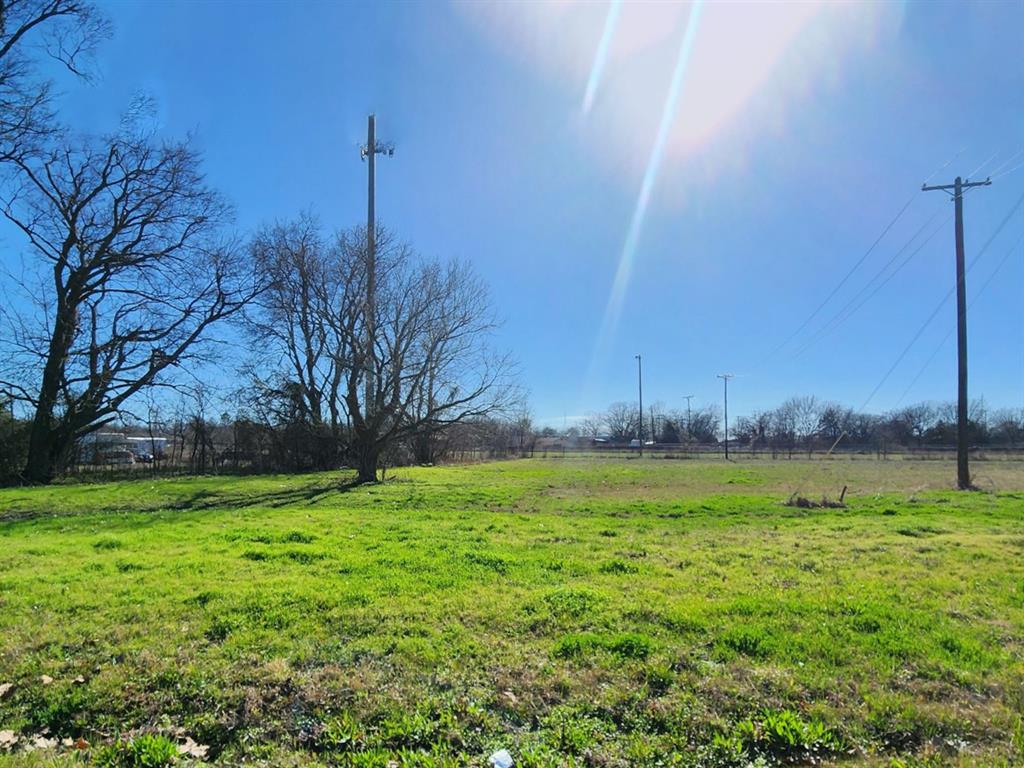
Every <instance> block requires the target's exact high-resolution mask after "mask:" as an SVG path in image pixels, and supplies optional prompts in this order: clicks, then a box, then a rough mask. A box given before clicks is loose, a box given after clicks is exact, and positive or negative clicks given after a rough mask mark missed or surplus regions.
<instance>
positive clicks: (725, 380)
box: [718, 373, 733, 461]
mask: <svg viewBox="0 0 1024 768" xmlns="http://www.w3.org/2000/svg"><path fill="white" fill-rule="evenodd" d="M732 377H733V374H731V373H720V374H718V378H720V379H721V380H722V385H723V386H724V389H725V460H726V461H728V460H729V379H731V378H732Z"/></svg>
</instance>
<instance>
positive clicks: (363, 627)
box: [0, 459, 1024, 766]
mask: <svg viewBox="0 0 1024 768" xmlns="http://www.w3.org/2000/svg"><path fill="white" fill-rule="evenodd" d="M975 472H976V475H977V477H978V479H979V482H980V483H981V484H982V485H983V486H984V487H986V488H987V489H988V490H987V491H986V492H975V493H958V492H955V491H952V490H950V484H951V480H952V476H953V473H954V467H953V466H952V464H951V463H949V462H912V461H889V462H875V461H867V460H856V461H854V460H834V461H815V462H804V461H791V462H790V461H780V462H769V461H753V462H747V463H744V462H737V463H729V464H727V463H725V462H721V461H719V462H703V461H667V460H656V459H645V460H614V461H602V460H593V461H590V460H586V461H584V460H555V459H549V460H541V459H534V460H523V461H513V462H501V463H493V464H484V465H478V466H464V467H445V468H440V467H437V468H417V469H408V470H401V471H397V472H395V473H394V475H393V479H389V480H388V481H387V482H386V483H383V484H380V485H375V486H363V487H350V486H347V485H345V481H346V480H347V479H349V478H348V477H347V476H346V475H344V474H343V473H342V474H339V473H333V474H318V475H306V476H298V477H255V478H226V477H217V478H196V479H182V480H155V481H154V480H145V479H140V480H137V481H134V482H126V483H113V484H94V485H88V484H80V485H65V486H54V487H50V488H37V489H8V490H3V491H0V684H7V683H9V684H12V685H11V687H10V688H9V689H4V690H5V692H4V693H0V731H4V730H7V731H12V732H13V734H9V735H8V736H9V737H10V736H13V737H15V738H17V742H16V743H15V744H14V745H13V747H11V749H10V750H9V751H8V752H6V753H5V754H3V755H0V764H2V765H42V764H50V763H51V762H55V763H56V764H64V763H79V762H86V763H88V762H92V763H98V764H110V765H144V764H147V765H148V764H156V763H157V762H159V760H160V759H162V758H161V754H162V753H161V750H163V749H164V748H166V747H167V746H168V742H173V744H184V743H186V741H187V740H188V739H191V740H192V741H193V742H195V743H197V744H198V745H201V746H205V747H207V750H205V760H206V761H209V762H213V763H220V764H228V765H234V764H241V763H243V762H244V763H246V764H266V765H282V764H285V765H305V764H320V765H365V766H390V765H397V766H406V765H424V766H448V765H485V764H486V759H487V756H488V755H489V754H490V753H491V752H492V751H494V750H496V749H498V748H506V749H508V750H509V751H510V752H511V753H512V755H513V757H514V758H515V760H516V765H517V766H555V765H581V766H582V765H595V766H618V765H650V766H656V765H683V766H739V765H748V764H750V763H754V764H758V763H760V764H778V763H789V764H793V763H807V764H810V763H815V764H822V763H826V764H827V763H837V764H844V765H859V764H868V765H892V766H912V765H928V766H932V765H946V764H950V765H975V764H982V765H1019V764H1021V761H1024V727H1022V714H1024V562H1022V557H1024V467H1022V466H1021V465H1020V464H1018V463H1015V462H985V463H981V462H979V463H977V464H976V466H975ZM389 477H390V476H389ZM844 485H846V486H849V491H848V493H847V497H846V501H847V503H848V507H847V508H846V509H797V508H793V507H787V506H784V505H783V504H782V502H783V501H785V499H786V498H787V497H788V496H789V495H790V493H792V492H793V490H795V489H798V488H799V489H801V490H802V491H803V492H804V493H805V494H806V495H808V496H811V497H817V496H820V495H821V494H822V493H824V492H827V493H828V494H829V495H830V496H831V497H832V498H835V497H837V496H838V495H839V492H840V490H841V488H842V487H843V486H844ZM44 676H46V677H45V678H44ZM144 734H145V735H146V736H145V738H144V737H143V735H144ZM0 736H2V734H0ZM154 736H155V737H157V738H154ZM39 737H41V738H43V739H53V740H56V742H57V746H56V749H37V750H35V751H33V752H25V751H23V749H24V746H25V745H26V744H28V743H30V742H31V741H32V739H34V738H39ZM79 737H81V738H82V739H84V741H82V742H79V743H78V746H85V742H88V745H89V747H88V748H87V749H82V750H76V749H75V748H74V747H73V746H71V742H73V741H74V740H76V739H78V738H79ZM133 739H134V741H132V740H133ZM61 740H70V741H64V743H63V745H61ZM0 742H2V738H0ZM41 743H42V744H44V745H47V744H49V742H41ZM117 743H122V747H121V748H119V749H114V748H110V747H109V745H112V744H117ZM125 744H127V746H125ZM133 745H134V746H133ZM104 746H107V747H108V748H106V749H104ZM172 746H173V745H172ZM202 752H203V750H201V749H199V750H198V751H196V750H193V753H192V755H191V756H189V755H183V756H180V757H178V758H177V762H178V763H186V762H200V761H201V760H202V759H203V758H200V757H198V756H197V755H199V754H201V753H202ZM169 753H173V749H171V750H170V752H169ZM145 760H150V762H148V763H147V762H144V761H145Z"/></svg>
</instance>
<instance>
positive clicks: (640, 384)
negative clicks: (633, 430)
mask: <svg viewBox="0 0 1024 768" xmlns="http://www.w3.org/2000/svg"><path fill="white" fill-rule="evenodd" d="M636 383H637V389H638V390H639V394H640V435H639V437H640V456H641V457H643V455H644V369H643V361H642V359H641V357H640V355H637V356H636Z"/></svg>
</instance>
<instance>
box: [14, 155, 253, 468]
mask: <svg viewBox="0 0 1024 768" xmlns="http://www.w3.org/2000/svg"><path fill="white" fill-rule="evenodd" d="M15 163H16V164H17V166H18V169H19V172H20V176H21V178H22V183H21V184H20V185H19V186H18V187H17V188H16V189H15V191H14V192H13V193H12V194H10V195H9V196H8V197H7V198H6V199H5V200H4V204H3V213H4V215H5V216H6V217H7V219H8V220H10V221H11V222H12V223H14V224H15V225H16V226H17V227H18V228H19V229H20V230H21V231H22V232H23V233H24V234H25V236H26V237H27V239H28V242H29V244H30V246H31V248H30V254H31V258H32V261H33V262H34V263H35V264H36V265H37V266H38V267H39V269H38V272H39V274H40V280H39V283H38V285H35V286H30V288H31V289H32V292H33V295H32V298H33V300H34V302H35V304H36V310H37V312H36V314H35V315H34V316H33V317H32V318H25V317H24V316H21V315H18V314H15V313H14V311H13V310H12V311H8V312H5V315H4V317H3V320H5V321H6V323H5V324H6V326H7V328H6V329H5V332H4V333H3V334H2V335H3V342H2V344H3V352H4V357H5V358H6V362H7V363H8V366H7V370H5V371H4V372H3V375H2V376H0V391H2V392H5V393H7V394H9V395H10V396H12V397H14V398H16V399H18V400H20V401H22V402H23V403H27V404H28V405H29V406H30V407H31V409H32V411H33V414H34V415H33V419H32V426H31V430H30V437H29V454H28V459H27V462H26V466H25V471H24V477H25V479H27V480H29V481H32V482H47V481H49V480H50V479H52V477H53V476H54V474H55V473H56V472H57V471H58V470H59V469H60V468H61V466H62V465H63V464H64V462H65V461H66V460H67V458H68V456H69V453H70V451H71V449H72V446H73V445H74V442H75V440H76V439H78V438H79V437H81V436H83V435H84V434H87V433H89V432H91V431H93V430H95V429H98V428H99V427H101V426H102V425H103V424H104V423H106V422H108V421H110V420H111V419H112V418H114V417H115V415H116V414H117V413H118V411H119V409H121V407H122V406H123V404H124V403H125V402H126V401H127V400H128V399H129V398H130V397H132V396H133V395H134V394H135V393H137V392H139V391H140V390H141V389H143V388H144V387H147V386H149V385H152V384H154V383H159V382H160V381H161V380H162V378H161V377H162V374H165V372H166V371H167V370H168V369H169V368H170V367H171V366H176V365H179V364H181V363H183V362H185V361H186V360H188V359H190V358H192V357H194V356H195V355H196V354H197V353H198V352H199V350H200V349H201V347H200V345H199V344H198V342H199V341H200V340H201V339H202V337H203V335H204V332H205V331H206V330H207V328H208V327H209V326H211V325H212V324H214V323H216V322H218V321H220V320H223V319H224V318H227V317H229V316H231V315H233V314H234V313H236V312H238V311H239V310H240V309H241V308H242V307H243V306H244V305H245V304H246V302H248V301H249V300H251V299H252V298H253V297H254V296H255V295H257V294H258V293H259V291H260V285H259V284H258V283H257V282H256V281H255V280H254V278H253V273H252V271H251V270H247V269H246V268H245V267H244V260H242V259H241V258H240V254H239V252H238V249H237V248H235V247H234V246H233V245H232V244H230V243H224V242H222V241H220V240H219V239H218V234H219V232H220V227H221V225H222V224H224V223H225V221H226V220H227V219H228V217H229V209H228V207H227V206H226V205H225V203H224V202H223V201H222V200H221V198H220V197H219V196H218V195H217V194H216V193H214V192H213V191H212V190H210V189H209V188H208V187H207V186H206V185H205V183H204V181H203V177H202V175H201V173H200V170H199V161H198V157H197V155H196V154H195V152H194V151H192V149H191V148H189V146H188V145H187V144H162V145H158V144H156V143H154V142H152V141H150V140H149V139H147V138H145V137H139V136H134V135H118V136H114V137H111V138H109V139H107V140H104V141H102V142H97V143H93V142H82V143H81V144H77V145H76V144H69V145H67V146H62V147H59V148H57V149H54V150H52V151H50V152H48V153H46V154H45V155H43V156H41V157H39V158H31V157H26V158H18V159H16V160H15Z"/></svg>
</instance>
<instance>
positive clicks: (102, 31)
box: [0, 0, 109, 160]
mask: <svg viewBox="0 0 1024 768" xmlns="http://www.w3.org/2000/svg"><path fill="white" fill-rule="evenodd" d="M108 33H109V27H108V24H107V21H106V19H105V18H104V17H103V16H102V15H101V14H99V13H98V12H97V11H96V9H95V7H94V6H93V5H92V4H91V3H88V2H83V1H82V0H4V2H0V160H11V159H14V158H22V157H25V155H26V154H27V153H29V152H30V151H33V150H36V149H38V148H39V146H40V143H41V142H42V141H43V140H45V139H46V138H47V137H49V136H51V135H52V134H53V133H54V131H55V129H56V122H55V121H54V119H53V115H52V114H51V111H50V107H49V101H50V85H49V83H48V82H46V81H45V80H42V79H40V78H38V77H37V76H36V68H35V66H34V64H35V61H34V59H35V54H36V53H37V52H38V51H40V50H42V51H45V52H46V53H47V54H48V55H49V56H50V57H52V58H54V59H56V60H58V61H60V62H61V63H62V64H64V66H65V67H67V68H68V69H69V70H70V71H71V72H73V73H75V74H77V75H83V74H84V73H85V72H86V62H87V60H88V58H89V55H90V54H91V53H92V51H93V48H94V46H95V45H96V44H97V43H98V42H99V41H100V40H102V39H103V38H105V37H106V36H107V35H108Z"/></svg>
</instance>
